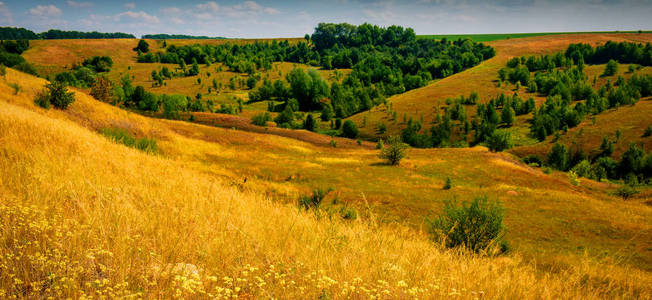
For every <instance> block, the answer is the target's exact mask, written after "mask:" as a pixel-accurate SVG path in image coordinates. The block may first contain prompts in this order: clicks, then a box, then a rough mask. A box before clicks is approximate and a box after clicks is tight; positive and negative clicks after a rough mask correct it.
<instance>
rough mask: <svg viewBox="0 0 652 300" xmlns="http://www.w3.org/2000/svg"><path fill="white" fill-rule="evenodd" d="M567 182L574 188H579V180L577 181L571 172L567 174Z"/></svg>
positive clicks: (575, 175)
mask: <svg viewBox="0 0 652 300" xmlns="http://www.w3.org/2000/svg"><path fill="white" fill-rule="evenodd" d="M568 180H569V181H570V183H571V184H572V185H574V186H579V185H580V180H579V178H578V176H577V174H576V173H575V172H573V171H569V172H568Z"/></svg>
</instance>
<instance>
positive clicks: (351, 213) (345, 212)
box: [340, 206, 358, 220]
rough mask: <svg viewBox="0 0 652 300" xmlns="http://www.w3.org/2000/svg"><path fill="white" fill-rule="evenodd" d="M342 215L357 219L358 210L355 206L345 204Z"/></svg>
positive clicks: (346, 218) (346, 217)
mask: <svg viewBox="0 0 652 300" xmlns="http://www.w3.org/2000/svg"><path fill="white" fill-rule="evenodd" d="M340 216H342V219H345V220H355V219H357V218H358V212H357V211H356V210H355V208H353V207H348V206H343V207H342V208H340Z"/></svg>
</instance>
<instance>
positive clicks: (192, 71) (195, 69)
mask: <svg viewBox="0 0 652 300" xmlns="http://www.w3.org/2000/svg"><path fill="white" fill-rule="evenodd" d="M198 74H199V64H198V63H197V59H195V58H193V59H192V67H190V70H188V76H195V75H198Z"/></svg>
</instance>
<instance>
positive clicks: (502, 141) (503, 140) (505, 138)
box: [487, 131, 512, 152]
mask: <svg viewBox="0 0 652 300" xmlns="http://www.w3.org/2000/svg"><path fill="white" fill-rule="evenodd" d="M487 146H488V147H489V150H490V151H492V152H500V151H503V150H505V149H509V148H511V147H512V143H511V141H510V134H509V133H508V132H499V131H494V133H493V134H492V135H491V136H489V139H488V140H487Z"/></svg>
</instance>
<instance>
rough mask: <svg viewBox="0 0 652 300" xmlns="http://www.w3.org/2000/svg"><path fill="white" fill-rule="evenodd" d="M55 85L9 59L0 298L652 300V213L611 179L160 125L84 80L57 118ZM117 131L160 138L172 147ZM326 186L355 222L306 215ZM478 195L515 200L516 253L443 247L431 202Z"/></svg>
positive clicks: (3, 101)
mask: <svg viewBox="0 0 652 300" xmlns="http://www.w3.org/2000/svg"><path fill="white" fill-rule="evenodd" d="M44 83H45V82H44V80H42V79H37V78H35V77H32V76H29V75H25V74H22V73H19V72H16V71H13V70H11V69H8V70H7V75H6V76H5V77H4V78H3V79H2V81H1V82H0V106H1V107H2V109H1V110H0V140H1V141H2V143H0V166H1V167H0V191H1V192H2V193H0V194H2V195H3V196H2V197H0V199H1V201H2V202H1V205H0V209H1V210H2V214H0V216H1V217H0V218H3V222H2V223H3V224H5V226H3V229H0V235H2V241H3V243H4V245H5V246H4V247H2V248H1V249H2V250H0V251H3V253H2V254H3V255H0V260H1V261H0V263H1V264H2V265H3V266H5V269H6V270H8V272H3V273H2V275H0V286H1V288H2V290H1V291H0V292H2V293H3V294H2V295H6V294H7V293H8V294H11V295H13V294H20V295H22V296H25V297H42V296H47V295H52V296H55V297H64V296H69V297H80V296H82V295H87V296H99V295H100V293H103V295H109V296H110V297H121V296H125V295H140V296H144V297H153V298H167V297H170V296H177V297H192V296H195V297H205V296H207V297H208V296H215V297H217V296H229V295H230V294H234V293H235V294H236V295H239V296H240V297H245V298H247V297H253V298H256V297H267V296H273V297H280V298H306V297H308V298H316V297H319V296H320V295H330V296H331V297H334V298H349V297H352V298H358V297H359V298H367V297H368V296H369V295H374V296H378V297H386V298H407V297H411V296H418V297H423V298H435V297H443V296H452V295H458V294H459V295H461V296H463V297H469V298H473V297H478V295H484V297H490V298H538V297H541V296H545V297H550V298H578V297H581V298H605V297H617V298H618V297H623V298H630V297H631V298H648V297H651V296H652V290H650V286H652V275H650V273H649V272H648V271H645V269H648V270H649V269H650V266H651V265H652V254H651V253H650V252H651V251H652V244H650V241H652V238H651V237H652V224H650V221H649V220H651V217H652V208H650V207H649V206H647V205H645V204H644V199H642V198H638V199H635V200H632V201H622V200H620V199H617V198H614V197H612V196H609V195H608V194H607V193H606V192H607V191H608V190H609V189H610V188H612V187H610V186H609V185H606V184H602V183H595V182H591V181H589V180H582V185H581V186H579V187H577V186H573V185H571V184H570V183H569V182H568V179H567V178H566V176H565V174H563V173H553V174H550V175H546V174H544V173H541V172H540V171H539V170H537V169H532V168H529V167H527V166H525V165H523V164H522V163H520V162H519V161H518V160H516V159H514V158H513V157H512V156H510V155H509V154H500V153H499V154H496V153H490V152H488V151H487V150H486V149H484V148H481V147H478V148H471V149H424V150H410V152H409V157H408V158H407V159H406V160H405V161H404V163H403V164H402V165H401V166H400V167H396V168H394V167H390V166H386V165H383V164H381V163H380V162H381V161H380V159H378V158H377V157H376V155H377V151H375V150H370V149H366V148H365V147H359V148H333V147H329V146H319V145H315V144H312V143H310V142H306V141H298V140H295V139H290V138H286V137H279V136H274V135H265V134H258V133H251V132H243V131H237V130H232V129H222V128H216V127H208V126H202V125H197V124H192V123H186V122H179V121H168V120H158V119H150V118H146V117H143V116H140V115H137V114H134V113H130V112H126V111H123V110H120V109H118V108H115V107H113V106H109V105H107V104H104V103H100V102H98V101H96V100H94V99H92V98H91V97H89V96H87V95H85V94H84V93H83V92H79V91H77V92H75V97H76V99H77V100H76V102H74V103H73V104H72V105H71V107H70V108H69V109H68V110H66V111H57V110H49V111H45V110H42V109H40V108H37V107H36V106H35V105H34V104H33V98H34V96H35V93H36V92H37V91H38V90H40V89H41V87H42V85H43V84H44ZM9 84H18V85H19V87H20V88H19V89H18V92H17V94H14V91H15V89H14V88H12V87H10V85H9ZM103 128H122V129H125V130H127V131H128V132H129V133H130V134H132V135H134V136H137V137H150V138H153V139H155V140H156V141H157V143H158V149H159V152H160V154H158V155H152V154H147V153H144V152H141V151H137V150H135V149H131V148H127V147H125V146H122V145H119V144H115V143H113V142H111V141H110V140H108V139H106V138H105V137H103V136H102V135H101V134H99V133H98V131H99V130H101V129H103ZM446 177H451V178H452V181H453V182H454V188H453V189H451V190H442V189H441V186H442V184H443V182H444V181H445V178H446ZM328 186H332V187H333V188H334V190H335V193H334V194H332V195H330V197H337V198H338V201H339V202H340V203H345V204H346V205H348V206H351V207H355V208H358V210H359V211H360V215H361V216H360V218H359V219H358V220H356V221H346V220H342V219H341V218H339V217H337V215H335V216H331V217H326V216H321V217H320V216H318V215H315V214H313V213H310V212H302V211H299V210H297V208H296V204H295V200H296V198H297V197H298V196H299V195H302V194H307V193H309V191H310V190H311V189H313V188H317V187H328ZM479 195H488V196H489V197H491V198H494V199H499V200H501V202H502V203H503V205H504V206H505V207H506V208H507V212H508V213H507V220H506V221H507V225H508V226H509V234H508V240H509V241H510V242H511V243H512V247H513V254H511V255H509V256H506V257H500V258H486V257H478V256H474V255H470V254H464V253H459V252H457V251H449V250H443V249H442V248H440V247H439V246H438V245H436V244H435V243H432V242H431V241H430V240H429V237H428V235H427V233H426V232H425V229H424V228H423V225H422V224H423V217H424V215H426V214H428V211H432V213H435V212H438V211H439V210H440V207H441V205H442V200H443V199H446V198H452V197H458V198H460V199H469V198H472V197H475V196H479ZM328 200H329V201H330V200H333V199H332V198H330V199H328ZM578 212H581V213H578ZM26 236H27V237H29V239H27V240H26V239H22V240H21V239H18V237H21V238H24V237H26ZM34 241H38V243H35V242H34ZM8 258H11V259H8ZM498 274H500V275H498ZM498 276H499V278H500V279H499V280H498V279H497V277H498ZM354 287H355V288H354ZM109 288H110V289H109ZM82 293H84V294H82Z"/></svg>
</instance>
